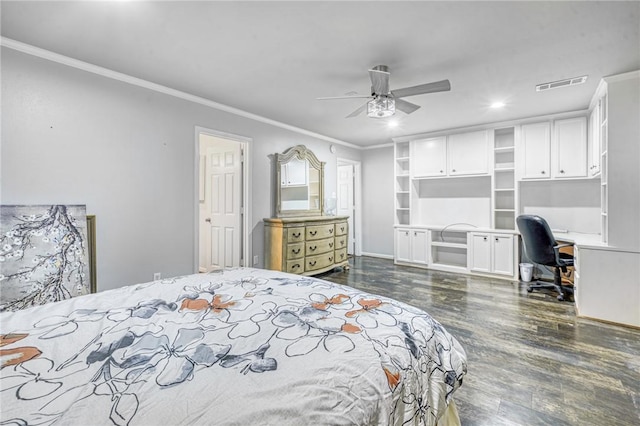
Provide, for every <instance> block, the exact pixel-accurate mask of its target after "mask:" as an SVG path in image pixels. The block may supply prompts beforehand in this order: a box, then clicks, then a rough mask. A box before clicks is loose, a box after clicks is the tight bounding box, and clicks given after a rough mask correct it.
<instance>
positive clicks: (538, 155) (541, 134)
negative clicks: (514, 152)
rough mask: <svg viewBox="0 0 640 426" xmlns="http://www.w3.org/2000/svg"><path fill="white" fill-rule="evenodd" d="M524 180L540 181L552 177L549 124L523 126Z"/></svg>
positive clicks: (522, 154) (522, 155)
mask: <svg viewBox="0 0 640 426" xmlns="http://www.w3.org/2000/svg"><path fill="white" fill-rule="evenodd" d="M520 134H521V138H522V143H521V146H522V149H521V153H520V155H521V158H522V159H523V160H524V161H523V162H522V163H523V164H522V165H523V169H522V178H523V179H537V178H538V179H539V178H548V177H549V176H551V173H550V170H551V163H550V153H551V126H550V123H549V122H543V123H534V124H523V125H522V128H521V132H520Z"/></svg>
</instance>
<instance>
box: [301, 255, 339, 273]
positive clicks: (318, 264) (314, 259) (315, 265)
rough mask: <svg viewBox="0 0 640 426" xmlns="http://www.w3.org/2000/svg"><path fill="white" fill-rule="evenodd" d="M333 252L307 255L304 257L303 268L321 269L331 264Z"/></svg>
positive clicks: (309, 269) (307, 269)
mask: <svg viewBox="0 0 640 426" xmlns="http://www.w3.org/2000/svg"><path fill="white" fill-rule="evenodd" d="M333 259H334V252H333V251H330V252H329V253H324V254H319V255H317V256H307V257H305V259H304V270H305V272H306V271H313V270H316V269H321V268H324V267H326V266H331V265H333Z"/></svg>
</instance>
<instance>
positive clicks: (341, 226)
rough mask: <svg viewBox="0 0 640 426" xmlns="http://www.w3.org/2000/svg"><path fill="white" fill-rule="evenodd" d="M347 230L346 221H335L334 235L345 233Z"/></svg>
mask: <svg viewBox="0 0 640 426" xmlns="http://www.w3.org/2000/svg"><path fill="white" fill-rule="evenodd" d="M348 230H349V225H348V224H347V222H338V223H336V236H337V235H347V232H348Z"/></svg>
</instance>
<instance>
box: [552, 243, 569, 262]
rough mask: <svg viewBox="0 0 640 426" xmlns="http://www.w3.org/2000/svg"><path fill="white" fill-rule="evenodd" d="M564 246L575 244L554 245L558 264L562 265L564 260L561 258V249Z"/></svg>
mask: <svg viewBox="0 0 640 426" xmlns="http://www.w3.org/2000/svg"><path fill="white" fill-rule="evenodd" d="M562 247H573V244H556V245H555V246H553V252H554V253H555V255H556V264H558V265H561V264H562V262H561V260H560V249H561V248H562Z"/></svg>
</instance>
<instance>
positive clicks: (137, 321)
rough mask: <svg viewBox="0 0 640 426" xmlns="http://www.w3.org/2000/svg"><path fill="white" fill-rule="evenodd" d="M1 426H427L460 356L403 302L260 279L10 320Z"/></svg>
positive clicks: (127, 293)
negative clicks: (334, 425) (420, 425)
mask: <svg viewBox="0 0 640 426" xmlns="http://www.w3.org/2000/svg"><path fill="white" fill-rule="evenodd" d="M0 327H1V330H0V331H1V333H0V334H2V349H0V351H1V352H0V353H1V357H2V369H1V370H0V379H1V382H0V383H1V385H0V387H1V391H0V398H1V399H0V402H1V404H2V405H1V415H0V416H1V418H0V424H2V425H26V424H30V425H49V424H61V425H62V424H64V425H114V424H115V425H160V424H165V425H198V424H206V425H213V424H238V425H247V424H261V425H267V424H273V425H276V424H277V425H282V424H292V425H304V424H307V425H319V424H358V425H362V424H425V425H433V424H435V422H436V420H437V419H438V418H439V416H441V415H442V414H443V413H444V411H445V410H446V408H447V404H448V402H449V401H450V398H451V395H452V393H453V392H454V391H455V390H456V389H457V388H458V387H459V386H460V385H461V383H462V378H463V376H464V374H465V373H466V357H465V353H464V350H463V349H462V347H461V346H460V345H459V343H458V342H457V341H456V340H455V338H453V337H452V336H451V335H450V334H449V333H448V332H447V331H446V330H445V329H444V328H443V327H442V326H441V325H440V324H439V323H438V322H436V321H435V320H434V319H432V318H431V317H430V316H429V315H428V314H426V313H425V312H423V311H421V310H418V309H416V308H413V307H411V306H408V305H406V304H403V303H400V302H397V301H394V300H391V299H387V298H384V297H380V296H375V295H371V294H366V293H363V292H360V291H357V290H355V289H352V288H349V287H345V286H341V285H337V284H333V283H329V282H327V281H323V280H320V279H316V278H309V277H301V276H297V275H289V274H283V273H280V272H274V271H267V270H259V269H245V268H240V269H230V270H225V271H222V272H218V273H212V274H200V275H191V276H186V277H179V278H175V279H171V280H162V281H157V282H153V283H146V284H139V285H133V286H129V287H124V288H121V289H117V290H112V291H106V292H102V293H98V294H94V295H89V296H81V297H77V298H73V299H70V300H66V301H62V302H56V303H53V304H49V305H43V306H39V307H34V308H30V309H26V310H23V311H19V312H12V313H8V312H7V313H2V314H0Z"/></svg>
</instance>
